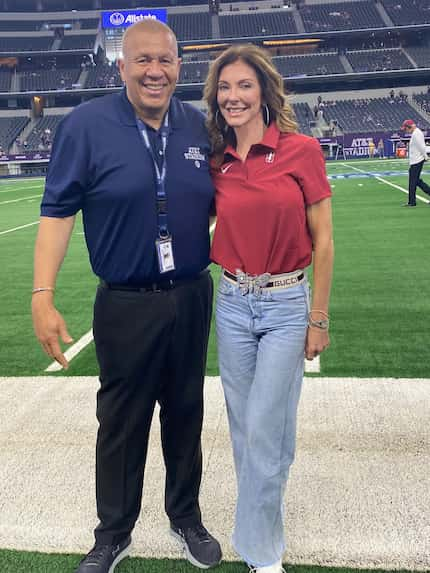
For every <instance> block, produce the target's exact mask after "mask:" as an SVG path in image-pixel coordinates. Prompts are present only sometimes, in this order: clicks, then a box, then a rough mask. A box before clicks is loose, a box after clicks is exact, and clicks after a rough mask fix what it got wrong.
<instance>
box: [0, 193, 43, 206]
mask: <svg viewBox="0 0 430 573" xmlns="http://www.w3.org/2000/svg"><path fill="white" fill-rule="evenodd" d="M36 197H42V194H41V193H40V194H39V195H29V196H28V197H21V198H20V199H9V201H0V205H7V204H8V203H18V201H26V200H27V199H36Z"/></svg>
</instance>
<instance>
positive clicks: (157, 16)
mask: <svg viewBox="0 0 430 573" xmlns="http://www.w3.org/2000/svg"><path fill="white" fill-rule="evenodd" d="M140 20H160V22H164V23H165V24H167V10H166V9H165V8H164V9H157V10H114V11H113V12H102V27H103V28H104V29H106V28H110V29H112V28H128V27H129V26H132V25H133V24H135V23H136V22H139V21H140Z"/></svg>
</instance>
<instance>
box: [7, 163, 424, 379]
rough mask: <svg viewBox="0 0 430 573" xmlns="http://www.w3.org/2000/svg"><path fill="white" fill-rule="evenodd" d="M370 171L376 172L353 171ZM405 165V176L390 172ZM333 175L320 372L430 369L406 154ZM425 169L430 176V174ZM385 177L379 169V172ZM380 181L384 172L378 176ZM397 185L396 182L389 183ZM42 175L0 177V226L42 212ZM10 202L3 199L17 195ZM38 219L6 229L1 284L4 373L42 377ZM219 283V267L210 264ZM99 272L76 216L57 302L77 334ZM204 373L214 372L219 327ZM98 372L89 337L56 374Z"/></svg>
mask: <svg viewBox="0 0 430 573" xmlns="http://www.w3.org/2000/svg"><path fill="white" fill-rule="evenodd" d="M357 169H359V170H361V171H364V172H366V173H367V172H375V173H376V172H377V173H380V174H381V175H380V178H374V177H359V178H357V177H350V176H351V175H357V174H359V175H361V171H360V172H357ZM386 171H397V172H398V171H400V172H403V173H404V174H403V175H396V176H391V175H385V174H384V172H386ZM328 172H329V173H330V174H333V175H336V176H339V175H341V176H343V178H341V179H332V180H331V184H332V186H333V220H334V238H335V250H336V255H335V268H334V277H333V290H332V299H331V331H330V336H331V346H330V348H329V349H328V350H327V351H326V352H325V353H324V354H323V355H322V356H321V373H320V375H322V376H344V377H345V376H361V377H364V376H365V377H380V376H383V377H414V378H417V377H429V375H430V371H429V366H428V365H429V364H430V346H429V345H428V344H426V337H427V333H428V324H427V316H428V307H429V295H428V288H427V287H428V284H429V283H430V265H429V263H428V260H429V257H428V229H429V223H430V221H429V219H430V206H429V205H428V204H427V203H424V202H418V206H417V207H416V208H415V209H403V208H402V207H401V205H402V204H403V203H405V201H406V200H407V195H406V194H405V193H404V192H402V191H401V190H400V189H398V188H397V187H395V186H398V187H401V188H403V189H404V190H406V188H407V163H406V162H405V161H377V160H374V161H354V162H352V161H348V162H345V161H339V162H332V163H329V164H328ZM426 176H428V175H426ZM378 177H379V176H378ZM381 179H382V180H381ZM393 185H394V186H393ZM42 191H43V182H42V181H41V180H31V179H29V180H23V181H17V182H10V181H8V182H6V183H2V184H0V207H1V208H0V232H1V231H3V230H7V229H13V228H16V227H18V226H21V225H25V224H28V223H31V222H36V221H37V220H38V210H39V201H40V197H36V198H31V199H27V198H28V197H33V196H34V195H36V196H37V195H40V194H41V193H42ZM16 199H20V201H16V202H8V203H4V201H15V200H16ZM36 232H37V225H33V226H30V227H27V228H23V229H20V230H16V231H13V232H11V233H8V234H4V235H0V265H1V269H2V289H1V291H0V313H1V316H2V330H1V342H2V344H0V376H24V375H33V376H37V375H43V374H44V370H45V368H46V367H47V366H48V365H49V364H50V359H49V358H48V357H46V356H45V355H44V354H43V352H42V351H41V349H40V347H39V345H38V343H37V341H36V340H35V337H34V335H33V331H32V326H31V318H30V290H31V285H32V257H33V245H34V239H35V236H36ZM212 273H213V276H214V279H215V283H217V279H218V276H219V269H218V268H217V267H215V266H212ZM96 282H97V281H96V278H95V277H94V276H93V275H92V273H91V270H90V267H89V262H88V255H87V251H86V246H85V242H84V237H83V233H82V225H81V223H80V221H79V220H78V222H77V225H76V227H75V230H74V233H73V237H72V241H71V244H70V248H69V253H68V255H67V257H66V260H65V262H64V265H63V268H62V270H61V272H60V275H59V278H58V283H57V293H56V304H57V306H58V308H59V310H60V311H61V313H62V314H63V316H64V318H65V319H66V322H67V324H68V327H69V331H70V334H71V335H72V336H73V338H74V340H75V341H76V340H79V338H80V337H81V336H83V335H84V334H85V333H86V332H87V331H88V330H89V329H90V328H91V322H92V303H93V298H94V293H95V286H96ZM212 326H213V328H212V330H211V337H210V343H209V350H208V361H207V374H208V375H217V374H218V366H217V351H216V342H215V328H214V324H212ZM64 374H66V375H68V376H71V375H73V376H82V375H97V365H96V361H95V353H94V346H93V344H90V345H89V346H88V347H87V348H85V349H84V350H83V351H82V352H81V353H80V354H79V355H78V356H77V357H76V358H75V359H74V360H73V361H72V362H71V366H70V369H69V370H68V371H67V372H66V373H64V372H60V373H59V374H55V375H64Z"/></svg>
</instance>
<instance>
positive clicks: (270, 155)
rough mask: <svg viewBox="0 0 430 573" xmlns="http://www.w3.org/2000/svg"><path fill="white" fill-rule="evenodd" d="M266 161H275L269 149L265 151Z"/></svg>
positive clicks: (273, 154)
mask: <svg viewBox="0 0 430 573" xmlns="http://www.w3.org/2000/svg"><path fill="white" fill-rule="evenodd" d="M265 161H266V163H273V162H274V161H275V153H274V152H273V151H271V152H270V153H266V160H265Z"/></svg>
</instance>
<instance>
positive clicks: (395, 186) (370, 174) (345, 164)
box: [341, 163, 430, 203]
mask: <svg viewBox="0 0 430 573" xmlns="http://www.w3.org/2000/svg"><path fill="white" fill-rule="evenodd" d="M341 165H343V167H350V168H351V169H355V170H356V171H360V173H367V175H369V177H373V178H374V179H377V180H378V181H382V183H385V184H386V185H390V186H391V187H394V188H395V189H399V191H403V193H406V195H408V194H409V192H408V190H407V189H405V188H404V187H400V185H396V184H395V183H391V182H390V181H387V180H386V179H383V178H382V177H379V176H378V175H373V174H372V173H369V171H366V170H364V169H359V168H358V167H354V165H351V164H350V163H342V164H341ZM417 199H419V200H420V201H422V202H423V203H430V201H429V200H428V199H424V197H420V196H419V195H417Z"/></svg>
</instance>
